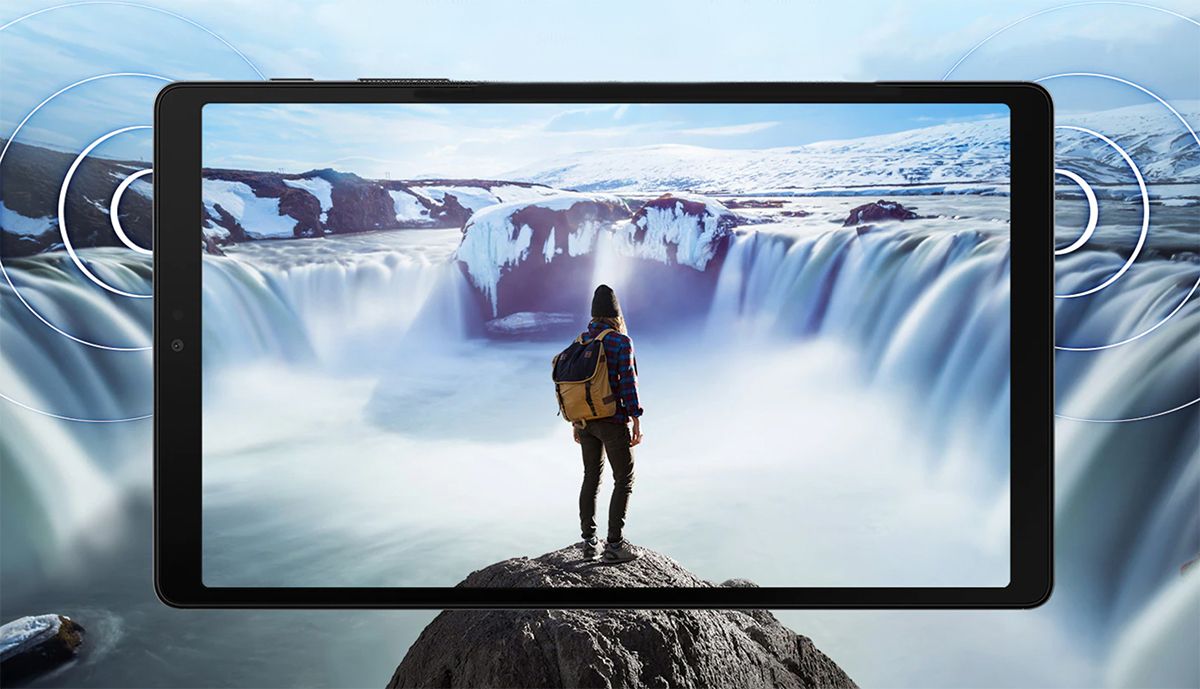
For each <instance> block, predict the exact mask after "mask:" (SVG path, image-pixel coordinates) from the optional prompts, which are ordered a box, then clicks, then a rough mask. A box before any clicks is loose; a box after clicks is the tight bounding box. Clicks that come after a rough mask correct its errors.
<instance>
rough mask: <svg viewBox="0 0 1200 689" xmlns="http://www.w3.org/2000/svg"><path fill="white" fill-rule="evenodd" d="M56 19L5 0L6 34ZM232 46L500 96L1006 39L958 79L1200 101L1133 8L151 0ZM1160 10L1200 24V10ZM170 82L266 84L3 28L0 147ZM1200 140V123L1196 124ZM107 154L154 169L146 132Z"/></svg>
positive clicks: (903, 74) (284, 61)
mask: <svg viewBox="0 0 1200 689" xmlns="http://www.w3.org/2000/svg"><path fill="white" fill-rule="evenodd" d="M56 4H58V3H52V2H44V1H42V2H39V1H33V0H7V1H6V2H5V3H4V4H3V6H2V7H0V23H3V22H6V21H8V20H10V19H15V18H17V17H19V16H21V15H23V14H25V13H27V12H34V11H37V10H41V9H45V8H49V7H52V6H55V5H56ZM145 4H146V5H150V6H153V7H156V8H159V9H162V10H166V11H168V12H172V13H177V14H179V15H183V16H185V17H186V18H188V19H189V20H191V21H194V22H196V23H197V24H199V25H201V26H203V27H205V28H207V29H209V30H211V31H212V32H214V33H216V34H218V35H219V36H220V37H222V38H224V39H225V40H226V41H227V42H228V43H229V44H230V45H232V46H234V47H236V48H237V49H239V50H240V51H242V52H243V53H244V54H245V57H246V58H247V59H248V60H249V62H250V63H252V64H253V65H255V66H256V67H257V69H258V70H259V71H261V72H262V73H263V74H266V75H268V76H311V77H316V78H320V79H344V78H354V77H359V76H445V77H451V78H463V79H490V80H531V81H552V80H631V81H634V80H685V81H705V80H876V79H930V80H936V79H940V78H942V76H943V75H944V74H945V73H946V70H947V69H948V68H949V67H950V66H951V65H953V64H954V63H955V61H957V60H958V59H959V58H960V57H962V56H963V55H964V54H965V53H966V52H967V51H968V50H969V49H970V48H971V47H972V46H974V45H975V44H976V43H978V42H979V41H981V40H983V39H984V38H985V37H987V36H988V35H989V34H991V33H993V32H995V31H996V30H997V29H1000V28H1002V27H1004V26H1005V25H1007V24H1009V23H1011V22H1013V21H1015V20H1017V19H1020V18H1021V17H1023V16H1027V15H1030V14H1032V13H1036V12H1039V11H1043V10H1047V9H1049V8H1055V7H1063V6H1064V5H1070V6H1066V7H1065V8H1064V9H1059V10H1054V11H1050V12H1046V13H1043V14H1040V15H1038V16H1036V17H1034V18H1033V19H1031V20H1029V21H1025V22H1022V23H1020V24H1018V25H1017V26H1014V27H1013V28H1012V29H1010V30H1007V31H1005V32H1003V33H1002V34H1000V35H998V36H997V37H996V38H995V39H993V40H991V41H989V42H988V43H987V44H986V45H985V46H984V47H983V48H981V49H979V50H978V51H977V52H975V53H974V54H973V55H972V56H971V57H970V58H969V59H968V60H966V61H965V62H964V63H963V64H962V65H961V67H960V68H959V69H958V70H957V71H956V72H955V73H954V74H953V76H954V77H955V78H962V79H1036V78H1039V77H1042V76H1046V75H1048V74H1053V73H1058V72H1065V71H1095V72H1106V73H1110V74H1115V75H1118V76H1121V77H1124V78H1127V79H1132V80H1134V81H1137V82H1138V83H1140V84H1143V85H1144V86H1146V87H1147V88H1150V89H1152V90H1154V91H1156V92H1157V93H1159V94H1160V95H1162V96H1163V97H1164V98H1167V99H1168V100H1176V101H1178V100H1185V99H1196V98H1200V28H1198V27H1197V26H1196V25H1194V24H1192V23H1189V22H1188V21H1186V20H1185V19H1181V18H1179V17H1177V16H1173V15H1171V14H1169V13H1168V12H1163V11H1155V10H1151V9H1147V8H1145V7H1137V6H1133V4H1134V3H1124V4H1121V3H1112V2H1110V3H1104V2H1085V3H1074V4H1071V3H1063V2H1054V1H1046V0H1011V1H1007V2H988V3H984V2H967V3H964V2H951V1H950V0H931V1H926V2H919V3H917V2H912V3H909V2H884V1H878V2H869V1H863V2H852V3H816V2H784V1H782V0H745V1H742V2H736V3H735V2H717V1H715V0H687V1H684V0H663V1H660V2H654V3H646V2H638V1H636V0H613V1H612V2H607V3H584V2H577V3H564V2H557V1H556V2H551V1H550V0H523V1H521V2H515V1H507V2H506V1H485V0H453V1H449V2H434V1H432V0H421V1H419V2H418V1H411V0H410V1H407V2H381V1H377V2H371V1H366V0H358V1H355V0H341V1H337V2H334V1H332V0H330V1H321V2H315V1H304V0H254V1H252V2H251V1H241V2H238V1H235V0H208V1H206V2H187V1H182V0H179V1H176V0H168V1H160V0H145ZM1155 4H1156V5H1158V6H1159V7H1161V8H1165V9H1168V10H1171V11H1174V12H1177V13H1182V14H1185V15H1190V16H1192V17H1195V15H1198V14H1200V10H1197V8H1196V5H1195V2H1194V0H1162V1H1161V2H1155ZM126 71H128V72H149V73H154V74H157V75H162V76H164V77H167V78H170V79H257V78H258V73H257V72H256V71H255V69H254V68H252V67H251V66H250V64H247V62H246V61H244V60H243V59H242V58H241V57H239V56H238V55H237V54H236V53H235V52H234V50H233V49H231V48H230V47H229V46H228V45H225V44H224V43H222V42H221V41H220V40H218V39H217V38H215V37H214V36H213V35H211V34H209V33H207V32H206V31H205V30H203V29H202V28H198V27H197V26H196V25H193V24H190V23H188V22H186V21H184V20H181V19H180V18H178V17H175V16H171V15H169V14H164V13H162V12H156V11H152V10H148V9H145V8H141V7H132V6H128V5H120V6H114V5H104V4H82V5H75V6H70V7H65V8H62V9H56V10H53V11H48V12H45V13H43V14H39V15H37V16H35V17H32V18H30V19H28V20H25V21H22V22H20V23H19V24H16V25H14V26H11V27H9V28H7V29H5V30H3V31H2V32H0V84H3V86H2V89H3V92H2V97H0V136H8V135H10V134H11V132H12V131H13V128H14V127H15V125H16V123H17V122H18V121H20V119H21V118H22V117H23V116H24V115H25V113H27V112H28V111H29V110H30V109H31V108H32V107H33V106H35V105H36V104H37V103H38V102H39V101H40V100H41V99H43V98H45V97H46V96H48V95H49V94H51V93H53V92H54V91H55V90H56V89H58V88H61V87H63V86H66V85H67V84H70V83H72V82H74V81H76V80H79V79H82V78H85V77H89V76H93V75H97V74H101V73H106V72H126ZM159 85H160V82H157V81H154V80H153V79H149V78H146V77H117V78H110V79H105V80H102V81H98V82H94V83H92V84H88V85H86V86H83V87H81V88H78V89H75V90H74V91H72V92H70V93H68V94H67V95H65V96H63V97H61V98H59V99H58V100H57V101H55V102H54V103H52V104H51V105H49V106H47V107H46V108H45V109H44V110H43V111H42V112H40V113H38V115H36V116H35V117H34V118H33V119H32V120H31V121H30V123H29V125H28V126H27V127H26V129H25V130H23V131H22V132H21V140H23V141H31V142H41V143H49V144H52V145H55V146H58V147H61V148H65V149H69V150H79V149H81V148H82V147H83V146H85V145H86V144H87V143H89V142H90V141H92V140H93V139H95V138H96V137H98V136H100V135H102V134H104V133H105V132H107V131H111V130H112V129H115V128H118V127H123V126H128V125H131V124H149V123H150V122H151V121H152V106H153V96H154V93H155V92H156V91H157V89H158V87H159ZM1051 90H1052V91H1053V93H1054V95H1055V98H1056V101H1057V103H1058V111H1059V112H1060V113H1063V114H1068V113H1070V112H1078V111H1083V110H1100V109H1106V108H1111V107H1117V106H1121V105H1131V104H1137V103H1144V102H1148V99H1147V98H1146V97H1145V96H1144V95H1142V94H1140V93H1137V92H1135V91H1133V90H1132V89H1129V88H1127V87H1122V86H1119V85H1114V84H1112V83H1104V82H1100V81H1097V80H1089V79H1067V80H1058V81H1056V82H1054V83H1053V84H1052V85H1051ZM1197 124H1200V123H1197ZM98 153H99V154H101V155H121V156H124V157H138V156H143V157H147V158H148V157H149V153H150V137H149V135H148V134H147V133H146V132H137V133H131V134H128V135H122V136H119V137H116V138H115V139H113V140H112V141H111V142H110V143H108V144H105V145H104V146H103V147H102V148H101V149H99V150H98Z"/></svg>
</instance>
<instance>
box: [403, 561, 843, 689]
mask: <svg viewBox="0 0 1200 689" xmlns="http://www.w3.org/2000/svg"><path fill="white" fill-rule="evenodd" d="M459 586H474V587H489V586H490V587H559V586H600V587H613V586H621V587H635V586H640V587H648V586H669V587H678V586H686V587H696V586H698V587H711V586H718V584H713V583H710V582H707V581H704V580H703V579H700V578H699V577H697V576H695V575H694V574H692V573H691V572H689V571H687V570H686V569H684V568H683V567H682V566H680V565H679V563H677V562H675V561H674V560H672V559H671V558H669V557H666V556H665V555H662V554H660V553H656V552H654V551H650V550H645V549H642V557H641V558H640V559H638V560H635V561H634V562H631V563H627V564H623V565H603V564H599V563H593V562H588V561H585V560H583V559H582V558H581V554H580V551H579V549H578V548H577V547H576V546H569V547H567V548H563V549H561V550H556V551H554V552H552V553H547V554H545V555H542V556H541V557H537V558H527V557H520V558H513V559H511V560H504V561H503V562H497V563H496V564H494V565H491V566H489V567H486V568H484V569H481V570H479V571H477V572H474V573H472V574H471V575H470V576H468V577H467V578H466V579H465V580H464V581H463V582H462V583H460V584H459ZM720 586H754V584H752V583H750V582H747V581H744V580H740V579H739V580H731V581H727V582H725V583H724V584H720ZM854 686H855V684H854V682H853V680H851V679H850V678H849V677H848V676H847V675H846V673H845V672H843V671H842V669H841V668H839V667H838V666H837V664H835V663H834V662H833V661H832V660H830V659H829V658H828V657H827V656H826V655H825V654H823V653H821V652H820V651H819V650H817V648H816V647H815V646H814V645H813V643H812V641H810V640H809V639H808V638H807V637H804V636H800V635H798V634H796V633H795V632H793V631H791V630H789V629H787V628H786V627H784V626H783V625H782V624H780V623H779V621H778V620H777V619H775V616H774V615H772V614H771V613H769V612H767V611H765V610H450V611H446V612H443V613H441V614H440V615H438V616H437V617H436V618H435V619H434V620H433V622H431V623H430V624H429V626H427V627H426V628H425V630H424V631H423V632H422V633H421V636H420V637H419V638H418V639H417V641H416V642H415V643H414V644H413V645H412V647H411V648H410V649H409V650H408V653H407V654H406V655H405V656H404V660H403V661H401V663H400V666H399V667H397V668H396V672H395V674H394V675H393V676H392V680H391V682H390V683H389V684H388V687H822V688H826V687H854Z"/></svg>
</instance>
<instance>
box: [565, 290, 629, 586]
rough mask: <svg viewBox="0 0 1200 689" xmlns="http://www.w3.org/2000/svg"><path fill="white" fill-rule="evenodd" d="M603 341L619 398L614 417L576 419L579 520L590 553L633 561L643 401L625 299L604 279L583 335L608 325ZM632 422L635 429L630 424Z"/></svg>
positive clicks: (613, 560)
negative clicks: (629, 537)
mask: <svg viewBox="0 0 1200 689" xmlns="http://www.w3.org/2000/svg"><path fill="white" fill-rule="evenodd" d="M606 330H607V331H609V332H608V333H607V334H605V335H604V339H603V342H602V344H603V345H604V352H605V355H606V359H607V364H608V380H609V386H610V388H611V390H612V392H613V395H614V397H615V398H616V412H615V413H614V414H613V415H612V416H609V417H606V418H600V419H592V420H590V421H587V422H586V423H575V424H574V425H573V429H574V434H575V442H577V443H579V445H580V447H581V448H582V451H583V486H582V487H581V488H580V490H579V522H580V526H581V530H582V532H583V534H582V535H583V543H582V548H583V552H584V555H585V556H586V557H588V558H590V559H596V558H600V559H601V560H603V561H604V562H608V563H613V564H616V563H620V562H629V561H631V560H635V559H637V557H638V554H637V551H636V550H635V549H634V547H633V546H632V545H631V544H630V543H629V542H628V541H626V540H625V537H624V534H623V530H624V528H625V514H626V511H627V509H628V507H629V495H630V493H632V492H633V450H632V448H633V447H634V446H636V445H637V444H638V443H640V442H642V423H641V416H642V407H641V405H640V404H639V402H638V389H637V361H636V360H635V359H634V356H633V341H632V340H631V339H629V334H628V333H627V332H626V329H625V319H624V318H623V317H622V316H621V305H620V303H619V302H618V301H617V295H616V293H614V292H613V291H612V288H611V287H609V286H608V285H600V286H599V287H597V288H596V292H595V294H594V295H593V296H592V319H591V322H590V323H588V327H587V331H586V332H584V333H583V335H582V336H581V338H583V339H586V340H589V341H590V340H592V339H594V338H595V337H597V336H599V335H600V334H601V333H603V332H604V331H606ZM631 423H632V429H631V428H630V424H631ZM606 455H607V456H608V463H609V465H610V466H612V473H613V492H612V499H611V500H610V501H609V503H608V533H607V537H608V538H607V540H606V541H603V542H602V541H601V540H600V539H599V538H597V537H596V499H597V498H598V497H599V494H600V475H601V473H602V472H603V470H604V457H605V456H606Z"/></svg>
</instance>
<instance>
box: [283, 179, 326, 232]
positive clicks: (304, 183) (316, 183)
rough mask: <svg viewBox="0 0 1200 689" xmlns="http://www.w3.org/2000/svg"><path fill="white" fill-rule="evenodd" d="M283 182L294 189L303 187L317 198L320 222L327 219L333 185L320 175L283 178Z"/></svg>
mask: <svg viewBox="0 0 1200 689" xmlns="http://www.w3.org/2000/svg"><path fill="white" fill-rule="evenodd" d="M283 183H284V184H286V185H288V186H289V187H292V188H294V189H303V190H304V191H307V192H308V193H310V194H312V195H313V196H315V197H316V198H317V201H318V202H319V203H320V204H321V222H325V221H326V220H328V219H329V209H330V208H333V185H332V184H330V183H329V180H327V179H324V178H322V177H301V178H299V179H285V180H283Z"/></svg>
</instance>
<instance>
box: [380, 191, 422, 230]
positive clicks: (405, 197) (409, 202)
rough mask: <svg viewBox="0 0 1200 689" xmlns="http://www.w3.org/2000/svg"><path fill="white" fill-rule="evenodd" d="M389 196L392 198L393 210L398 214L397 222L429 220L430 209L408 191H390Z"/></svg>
mask: <svg viewBox="0 0 1200 689" xmlns="http://www.w3.org/2000/svg"><path fill="white" fill-rule="evenodd" d="M388 196H391V197H392V208H393V210H394V211H395V213H396V222H419V221H427V220H429V209H428V208H426V207H425V205H424V204H422V203H421V201H420V200H419V199H417V197H416V196H415V195H414V194H410V193H408V192H407V191H397V190H395V189H388ZM426 198H428V197H426Z"/></svg>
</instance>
